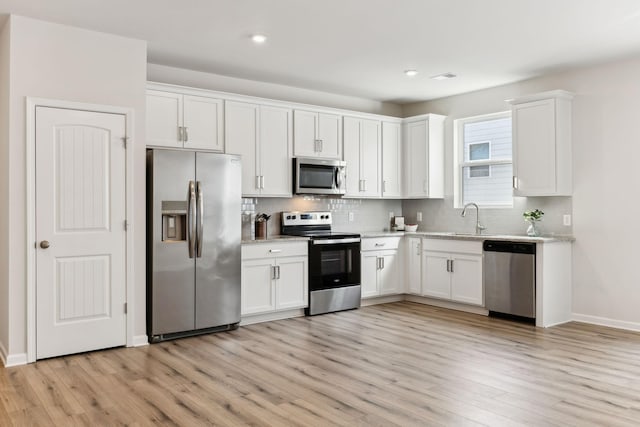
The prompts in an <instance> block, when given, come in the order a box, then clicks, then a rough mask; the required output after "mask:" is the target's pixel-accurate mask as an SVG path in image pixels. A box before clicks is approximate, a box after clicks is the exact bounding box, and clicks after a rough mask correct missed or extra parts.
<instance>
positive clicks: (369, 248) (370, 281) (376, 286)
mask: <svg viewBox="0 0 640 427" xmlns="http://www.w3.org/2000/svg"><path fill="white" fill-rule="evenodd" d="M399 245H400V237H381V238H365V239H362V246H361V250H362V253H361V262H360V266H361V278H360V282H361V285H362V298H368V297H375V296H381V295H393V294H401V293H403V292H404V286H403V280H402V276H403V269H402V265H401V261H400V260H401V258H400V254H399V251H398V248H399Z"/></svg>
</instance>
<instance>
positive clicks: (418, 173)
mask: <svg viewBox="0 0 640 427" xmlns="http://www.w3.org/2000/svg"><path fill="white" fill-rule="evenodd" d="M406 131H407V147H406V148H407V156H408V157H407V163H406V164H407V165H408V166H409V167H408V168H406V172H407V175H406V183H407V197H424V196H426V195H427V165H428V162H427V122H426V121H420V122H414V123H408V124H407V128H406Z"/></svg>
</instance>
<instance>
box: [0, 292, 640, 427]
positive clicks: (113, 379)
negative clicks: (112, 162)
mask: <svg viewBox="0 0 640 427" xmlns="http://www.w3.org/2000/svg"><path fill="white" fill-rule="evenodd" d="M0 399H1V402H2V404H1V405H0V425H2V426H5V425H12V424H13V425H44V426H50V425H64V426H67V425H149V424H162V425H185V426H192V425H214V424H215V425H230V426H235V425H300V426H321V425H349V426H351V425H356V426H358V425H360V426H393V425H400V426H413V425H420V426H424V425H427V426H431V425H447V426H459V425H489V426H511V425H528V426H529V425H535V426H537V425H558V426H566V425H575V426H590V425H593V426H622V425H626V426H637V425H640V334H636V333H632V332H625V331H620V330H614V329H608V328H602V327H594V326H588V325H584V324H578V323H572V324H567V325H563V326H558V327H554V328H550V329H536V328H535V327H533V326H529V325H523V324H518V323H512V322H508V321H505V320H499V319H493V318H486V317H483V316H478V315H473V314H466V313H460V312H456V311H451V310H446V309H439V308H435V307H430V306H425V305H421V304H416V303H410V302H400V303H393V304H385V305H378V306H371V307H366V308H361V309H359V310H354V311H348V312H342V313H334V314H328V315H323V316H315V317H306V318H297V319H289V320H283V321H277V322H270V323H262V324H257V325H251V326H246V327H241V328H240V329H238V330H237V331H233V332H229V333H220V334H213V335H206V336H200V337H195V338H187V339H182V340H176V341H171V342H165V343H161V344H154V345H150V346H147V347H142V348H134V349H127V348H119V349H112V350H106V351H99V352H94V353H88V354H80V355H75V356H69V357H63V358H57V359H50V360H43V361H39V362H37V363H35V364H31V365H28V366H21V367H14V368H0Z"/></svg>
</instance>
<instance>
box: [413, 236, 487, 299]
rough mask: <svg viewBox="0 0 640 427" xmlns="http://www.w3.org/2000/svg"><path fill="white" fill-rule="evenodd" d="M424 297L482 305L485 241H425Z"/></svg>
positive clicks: (423, 262)
mask: <svg viewBox="0 0 640 427" xmlns="http://www.w3.org/2000/svg"><path fill="white" fill-rule="evenodd" d="M422 295H424V296H430V297H435V298H442V299H447V300H451V301H456V302H461V303H465V304H475V305H483V304H484V291H483V286H482V242H481V241H478V242H475V241H474V242H468V241H454V240H441V239H423V254H422Z"/></svg>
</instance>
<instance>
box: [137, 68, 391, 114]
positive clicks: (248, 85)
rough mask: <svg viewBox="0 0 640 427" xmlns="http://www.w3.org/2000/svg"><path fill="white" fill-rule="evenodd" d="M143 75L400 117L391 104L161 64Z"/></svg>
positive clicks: (198, 86)
mask: <svg viewBox="0 0 640 427" xmlns="http://www.w3.org/2000/svg"><path fill="white" fill-rule="evenodd" d="M147 73H148V74H147V76H148V79H149V81H154V82H159V83H170V84H176V85H182V86H191V87H197V88H202V89H209V90H217V91H221V92H230V93H237V94H241V95H249V96H257V97H261V98H269V99H276V100H281V101H289V102H300V103H303V104H313V105H320V106H323V107H332V108H342V109H345V110H354V111H360V112H366V113H374V114H383V115H387V116H395V117H400V116H401V114H402V107H401V106H400V105H398V104H394V103H391V102H379V101H372V100H369V99H364V98H356V97H353V96H344V95H337V94H332V93H327V92H320V91H317V90H311V89H303V88H298V87H293V86H285V85H280V84H274V83H265V82H258V81H254V80H246V79H239V78H236V77H228V76H221V75H219V74H210V73H204V72H200V71H193V70H186V69H182V68H174V67H168V66H165V65H158V64H148V67H147Z"/></svg>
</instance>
